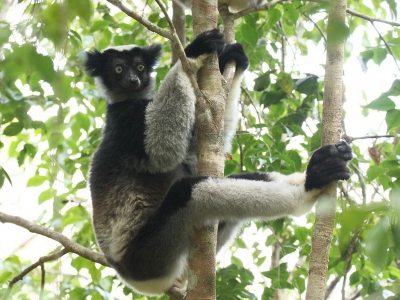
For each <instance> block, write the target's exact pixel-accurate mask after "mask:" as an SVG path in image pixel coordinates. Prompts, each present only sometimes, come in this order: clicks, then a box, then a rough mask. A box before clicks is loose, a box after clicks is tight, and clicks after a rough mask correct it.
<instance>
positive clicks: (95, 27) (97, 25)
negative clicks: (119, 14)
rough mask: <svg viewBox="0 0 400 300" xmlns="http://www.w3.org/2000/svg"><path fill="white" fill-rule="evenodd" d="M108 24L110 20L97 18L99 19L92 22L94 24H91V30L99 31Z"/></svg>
mask: <svg viewBox="0 0 400 300" xmlns="http://www.w3.org/2000/svg"><path fill="white" fill-rule="evenodd" d="M108 25H110V22H108V21H104V20H97V21H94V22H93V23H92V25H90V29H89V31H90V32H95V31H98V30H100V29H103V28H105V27H107V26H108Z"/></svg>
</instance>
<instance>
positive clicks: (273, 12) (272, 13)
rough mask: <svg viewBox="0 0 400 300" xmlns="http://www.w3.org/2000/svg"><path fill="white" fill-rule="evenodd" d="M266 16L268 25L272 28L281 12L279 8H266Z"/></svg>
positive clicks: (279, 17)
mask: <svg viewBox="0 0 400 300" xmlns="http://www.w3.org/2000/svg"><path fill="white" fill-rule="evenodd" d="M268 16H269V18H268V25H269V27H270V28H272V27H273V26H274V25H275V24H276V22H278V21H279V20H280V19H281V17H282V13H281V11H280V10H279V9H276V8H271V9H269V10H268Z"/></svg>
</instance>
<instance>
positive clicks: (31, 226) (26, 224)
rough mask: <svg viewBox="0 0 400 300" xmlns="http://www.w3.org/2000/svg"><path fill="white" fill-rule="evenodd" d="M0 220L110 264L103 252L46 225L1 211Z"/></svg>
mask: <svg viewBox="0 0 400 300" xmlns="http://www.w3.org/2000/svg"><path fill="white" fill-rule="evenodd" d="M0 222H2V223H12V224H15V225H18V226H20V227H23V228H25V229H27V230H29V231H30V232H33V233H37V234H40V235H43V236H45V237H48V238H50V239H52V240H55V241H57V242H59V243H60V244H61V245H63V246H64V247H65V249H66V250H67V252H73V253H75V254H78V255H79V256H82V257H84V258H86V259H88V260H91V261H93V262H97V263H99V264H101V265H103V266H106V267H109V266H110V265H109V264H108V262H107V260H106V258H105V256H104V255H103V254H101V253H99V252H96V251H93V250H90V249H88V248H85V247H82V246H81V245H79V244H77V243H75V242H73V241H71V240H70V239H69V238H67V237H66V236H65V235H63V234H61V233H58V232H56V231H54V230H51V229H50V228H46V227H43V226H40V225H37V224H35V223H32V222H30V221H27V220H25V219H23V218H20V217H18V216H12V215H8V214H5V213H3V212H0Z"/></svg>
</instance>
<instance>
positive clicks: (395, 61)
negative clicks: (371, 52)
mask: <svg viewBox="0 0 400 300" xmlns="http://www.w3.org/2000/svg"><path fill="white" fill-rule="evenodd" d="M370 22H371V25H372V27H374V29H375V31H376V32H377V33H378V35H379V38H380V39H381V40H382V41H383V43H384V44H385V46H386V49H387V50H388V51H389V53H390V55H391V56H392V57H393V60H394V63H395V64H396V66H397V69H399V71H400V67H399V64H398V63H397V59H396V57H395V56H394V54H393V51H392V48H391V47H390V46H389V44H388V43H387V42H386V40H385V38H384V37H383V36H382V34H381V33H380V32H379V30H378V28H376V27H375V24H374V22H373V21H370Z"/></svg>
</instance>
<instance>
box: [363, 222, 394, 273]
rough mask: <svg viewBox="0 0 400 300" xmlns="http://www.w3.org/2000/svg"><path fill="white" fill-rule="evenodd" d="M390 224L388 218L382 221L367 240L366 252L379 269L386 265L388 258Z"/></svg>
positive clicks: (370, 232) (371, 231) (373, 228)
mask: <svg viewBox="0 0 400 300" xmlns="http://www.w3.org/2000/svg"><path fill="white" fill-rule="evenodd" d="M389 224H390V222H389V220H388V219H387V218H383V219H381V220H380V221H379V222H378V223H377V224H376V225H375V226H373V227H372V228H371V230H370V231H369V232H368V234H367V236H366V239H365V252H366V253H367V255H368V257H369V258H370V260H371V261H372V263H373V264H374V265H375V266H376V267H377V268H378V269H381V268H382V267H383V266H384V265H385V264H386V260H387V258H388V247H389V229H390V227H389Z"/></svg>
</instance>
